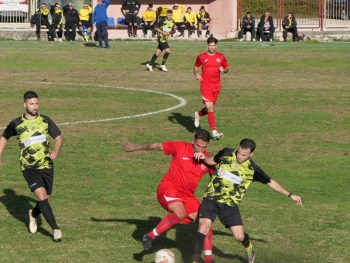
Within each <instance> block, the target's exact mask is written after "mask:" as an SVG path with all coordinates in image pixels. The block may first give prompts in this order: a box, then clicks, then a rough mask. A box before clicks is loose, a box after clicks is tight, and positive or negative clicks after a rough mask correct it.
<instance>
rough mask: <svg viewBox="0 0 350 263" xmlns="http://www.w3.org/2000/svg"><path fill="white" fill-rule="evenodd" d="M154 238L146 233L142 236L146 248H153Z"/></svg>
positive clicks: (143, 245)
mask: <svg viewBox="0 0 350 263" xmlns="http://www.w3.org/2000/svg"><path fill="white" fill-rule="evenodd" d="M152 241H153V239H152V238H151V237H149V236H148V235H147V234H144V235H143V237H142V241H141V242H142V247H143V249H144V250H150V249H151V248H152Z"/></svg>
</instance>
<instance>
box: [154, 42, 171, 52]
mask: <svg viewBox="0 0 350 263" xmlns="http://www.w3.org/2000/svg"><path fill="white" fill-rule="evenodd" d="M167 48H170V47H169V44H168V42H158V47H157V49H160V50H161V51H163V50H164V49H167Z"/></svg>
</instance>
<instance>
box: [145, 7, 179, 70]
mask: <svg viewBox="0 0 350 263" xmlns="http://www.w3.org/2000/svg"><path fill="white" fill-rule="evenodd" d="M172 17H173V11H171V10H168V11H167V12H166V19H165V20H164V21H163V22H161V23H160V24H158V25H157V26H156V31H157V32H158V33H159V37H158V47H157V50H156V52H155V53H154V54H153V56H152V58H151V61H150V62H149V63H147V65H146V67H147V69H148V70H149V71H153V68H154V66H155V62H156V60H157V58H158V57H159V56H160V54H161V53H162V52H163V51H164V55H163V61H162V65H160V69H161V70H162V71H164V72H167V71H168V69H167V68H166V66H165V63H166V61H167V60H168V57H169V55H170V47H169V44H168V39H169V36H170V34H171V32H172V31H173V30H175V29H176V26H175V22H174V20H173V19H172Z"/></svg>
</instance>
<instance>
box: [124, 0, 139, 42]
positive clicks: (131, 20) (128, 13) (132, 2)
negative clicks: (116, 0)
mask: <svg viewBox="0 0 350 263" xmlns="http://www.w3.org/2000/svg"><path fill="white" fill-rule="evenodd" d="M140 7H141V4H140V2H139V0H123V2H122V13H123V15H124V16H125V23H126V24H127V25H128V35H129V37H136V36H137V14H138V13H139V10H140Z"/></svg>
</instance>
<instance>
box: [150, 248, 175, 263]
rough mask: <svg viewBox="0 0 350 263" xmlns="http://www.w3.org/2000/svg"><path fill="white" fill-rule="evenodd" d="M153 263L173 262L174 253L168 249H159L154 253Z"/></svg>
mask: <svg viewBox="0 0 350 263" xmlns="http://www.w3.org/2000/svg"><path fill="white" fill-rule="evenodd" d="M154 262H155V263H175V255H174V253H173V252H172V251H171V250H170V249H161V250H159V251H158V252H157V253H156V258H155V259H154Z"/></svg>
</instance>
